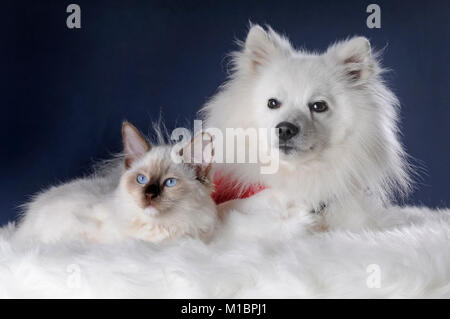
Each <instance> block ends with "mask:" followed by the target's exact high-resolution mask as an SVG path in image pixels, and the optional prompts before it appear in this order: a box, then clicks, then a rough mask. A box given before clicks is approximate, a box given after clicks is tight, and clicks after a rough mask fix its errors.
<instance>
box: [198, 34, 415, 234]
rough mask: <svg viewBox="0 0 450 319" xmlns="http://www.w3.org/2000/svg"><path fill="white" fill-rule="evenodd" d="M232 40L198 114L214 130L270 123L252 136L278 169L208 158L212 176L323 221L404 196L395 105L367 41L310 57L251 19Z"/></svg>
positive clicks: (372, 219)
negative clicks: (220, 77)
mask: <svg viewBox="0 0 450 319" xmlns="http://www.w3.org/2000/svg"><path fill="white" fill-rule="evenodd" d="M240 46H241V48H240V50H239V51H237V52H234V53H233V54H232V66H233V68H232V72H231V75H230V78H229V79H228V81H227V82H226V83H225V84H224V85H223V86H222V87H221V89H220V90H219V92H218V93H217V94H216V95H215V96H213V97H212V99H211V100H210V101H209V102H208V103H207V104H206V105H205V106H204V107H203V109H202V110H201V111H200V112H201V115H202V117H203V118H204V120H205V123H206V126H207V127H208V128H217V129H219V130H221V131H223V132H225V131H226V129H229V128H242V129H244V130H245V129H248V128H258V129H259V128H267V129H273V130H274V131H275V132H276V135H277V138H269V137H268V135H264V134H261V135H260V136H259V142H258V143H257V144H258V145H259V146H261V145H265V147H266V148H267V149H269V150H273V151H276V152H275V154H279V166H278V169H277V170H276V172H274V173H273V174H262V173H261V170H260V168H261V166H262V163H261V162H260V161H258V163H256V164H248V163H246V164H236V163H224V164H216V165H214V170H215V172H216V174H221V175H228V176H232V179H234V180H236V181H238V184H240V185H254V184H262V185H264V186H265V187H267V189H266V190H264V191H263V192H261V195H260V194H258V195H256V196H254V198H255V199H254V200H261V199H262V198H265V199H266V200H267V199H268V200H269V201H279V202H282V203H283V204H284V205H285V208H286V209H288V210H289V211H290V213H289V214H291V213H292V212H293V211H295V210H297V211H302V212H303V213H305V212H306V213H308V214H311V215H312V216H320V219H321V220H322V221H323V220H325V225H326V227H330V226H334V225H341V226H342V225H346V226H347V227H349V228H352V227H360V226H361V225H368V223H367V222H369V224H370V223H372V225H373V223H376V220H377V219H378V218H380V216H379V214H377V212H378V211H381V210H382V209H383V208H386V207H389V206H390V203H391V202H392V199H394V198H398V197H399V196H402V195H404V194H406V193H407V192H408V189H409V187H410V178H409V174H408V171H409V169H408V167H409V166H408V164H407V155H406V153H405V152H404V150H403V148H402V145H401V143H400V141H399V137H398V135H399V132H398V126H397V124H398V106H399V103H398V100H397V98H396V97H395V95H394V94H393V93H392V92H391V91H390V90H389V88H388V87H387V86H386V85H385V83H384V81H383V79H382V74H383V69H382V68H381V66H380V64H379V61H378V59H377V56H378V54H376V53H374V52H373V51H372V49H371V45H370V43H369V41H368V40H367V39H366V38H364V37H354V38H350V39H347V40H344V41H341V42H337V43H335V44H333V45H331V46H330V47H329V48H328V49H327V50H326V52H323V53H312V52H307V51H303V50H296V49H294V47H293V46H292V45H291V43H290V42H289V40H288V39H287V38H286V37H284V36H282V35H280V34H278V33H276V32H275V31H273V30H272V29H271V28H270V27H268V28H267V29H264V28H262V27H261V26H258V25H253V26H251V28H250V31H249V33H248V35H247V38H246V40H245V42H244V43H241V44H240ZM224 135H225V134H224ZM233 138H234V137H233ZM261 141H262V142H261ZM261 143H262V144H261ZM254 146H255V144H254ZM246 147H252V146H251V145H250V144H248V143H247V144H246ZM239 151H243V150H238V152H239ZM246 151H247V150H246ZM248 200H250V199H247V201H248ZM252 200H253V199H252Z"/></svg>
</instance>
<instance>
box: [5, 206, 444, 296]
mask: <svg viewBox="0 0 450 319" xmlns="http://www.w3.org/2000/svg"><path fill="white" fill-rule="evenodd" d="M235 214H236V216H238V217H237V219H236V220H234V222H236V223H239V224H240V225H245V227H248V228H250V229H257V228H260V226H262V225H260V222H261V220H262V219H264V218H260V217H259V216H258V215H256V214H255V215H252V216H248V215H246V216H240V215H239V214H238V213H235ZM395 214H401V216H402V220H403V222H402V223H400V224H398V225H397V226H396V227H391V226H389V227H386V229H384V230H381V231H380V230H378V231H369V230H366V231H364V232H359V233H355V232H353V233H352V232H345V231H334V232H328V233H321V234H316V235H308V236H306V235H305V234H302V233H301V232H299V233H296V232H294V231H292V230H293V229H294V228H295V227H293V226H292V225H293V224H295V221H294V222H292V221H289V222H280V223H276V222H273V221H272V222H271V223H270V224H271V227H272V228H271V230H270V231H269V232H268V233H266V234H265V235H263V236H248V234H249V232H246V234H247V235H246V236H239V234H238V235H237V236H235V237H234V240H233V239H231V238H232V236H231V237H230V236H221V237H222V239H219V240H216V241H214V242H212V243H210V244H208V245H206V244H203V243H201V242H199V241H196V240H190V239H188V240H183V241H181V242H177V243H172V244H164V245H154V244H149V243H145V242H138V241H130V242H127V243H123V244H121V245H115V246H106V245H98V244H92V243H65V244H63V243H60V244H55V245H34V246H20V245H18V244H14V242H13V240H12V239H11V235H12V233H13V232H14V225H12V224H10V225H8V226H6V227H4V228H3V229H1V230H0V297H2V298H14V297H19V298H35V297H44V298H53V297H55V298H80V297H81V298H83V297H85V298H110V297H114V298H115V297H124V298H132V297H134V298H222V297H223V298H229V297H231V298H260V297H261V298H262V297H269V298H286V297H287V298H304V297H306V298H316V297H326V298H328V297H331V298H335V297H344V298H347V297H358V298H368V297H390V298H397V297H402V298H403V297H408V298H411V297H450V249H449V247H450V212H449V211H435V212H430V211H429V210H426V209H422V210H421V209H411V208H409V209H398V210H397V211H396V212H395ZM287 223H289V225H288V224H287ZM260 229H261V228H260ZM275 230H276V231H275ZM233 232H234V231H233ZM237 233H238V232H237ZM237 233H236V234H237ZM277 234H278V235H277ZM281 234H283V235H282V236H281Z"/></svg>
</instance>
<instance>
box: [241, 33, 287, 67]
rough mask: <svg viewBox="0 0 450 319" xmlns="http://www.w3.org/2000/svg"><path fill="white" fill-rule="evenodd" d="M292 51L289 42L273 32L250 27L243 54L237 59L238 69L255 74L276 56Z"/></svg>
mask: <svg viewBox="0 0 450 319" xmlns="http://www.w3.org/2000/svg"><path fill="white" fill-rule="evenodd" d="M291 51H292V47H291V45H290V43H289V41H288V40H287V39H286V38H284V37H283V36H281V35H279V34H278V33H276V32H275V31H273V30H272V29H271V28H270V27H269V28H268V31H266V30H264V29H263V28H262V27H261V26H259V25H252V26H251V28H250V30H249V32H248V35H247V38H246V40H245V44H244V48H243V52H242V53H243V54H242V55H241V56H240V57H239V58H238V61H237V62H238V67H239V68H241V69H242V68H244V69H246V70H247V71H248V72H255V71H257V70H258V69H259V68H261V67H263V66H266V65H267V64H269V63H270V62H271V61H272V60H273V59H274V58H276V57H277V56H280V55H283V54H288V53H289V52H291Z"/></svg>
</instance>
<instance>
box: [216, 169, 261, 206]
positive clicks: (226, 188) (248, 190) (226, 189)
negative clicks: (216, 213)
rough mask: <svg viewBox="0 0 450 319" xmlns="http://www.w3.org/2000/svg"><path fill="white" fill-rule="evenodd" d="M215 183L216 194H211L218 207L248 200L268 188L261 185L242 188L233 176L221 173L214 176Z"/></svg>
mask: <svg viewBox="0 0 450 319" xmlns="http://www.w3.org/2000/svg"><path fill="white" fill-rule="evenodd" d="M213 182H214V192H213V193H212V194H211V197H212V199H213V200H214V201H215V202H216V204H217V205H218V204H220V203H224V202H227V201H229V200H232V199H240V198H248V197H250V196H253V195H255V194H256V193H259V192H260V191H262V190H264V189H266V188H267V187H266V186H264V185H261V184H251V185H248V186H242V185H241V184H240V183H239V182H238V181H237V180H236V179H233V178H232V176H231V175H222V174H219V173H215V174H214V177H213Z"/></svg>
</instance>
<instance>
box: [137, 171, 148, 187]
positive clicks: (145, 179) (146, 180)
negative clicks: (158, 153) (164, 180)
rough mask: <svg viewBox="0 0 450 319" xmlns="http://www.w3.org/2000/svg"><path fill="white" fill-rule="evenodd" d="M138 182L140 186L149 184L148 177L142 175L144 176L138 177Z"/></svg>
mask: <svg viewBox="0 0 450 319" xmlns="http://www.w3.org/2000/svg"><path fill="white" fill-rule="evenodd" d="M136 181H137V182H138V183H139V184H142V185H143V184H147V182H148V178H147V177H146V176H144V175H142V174H139V175H138V176H137V177H136Z"/></svg>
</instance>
